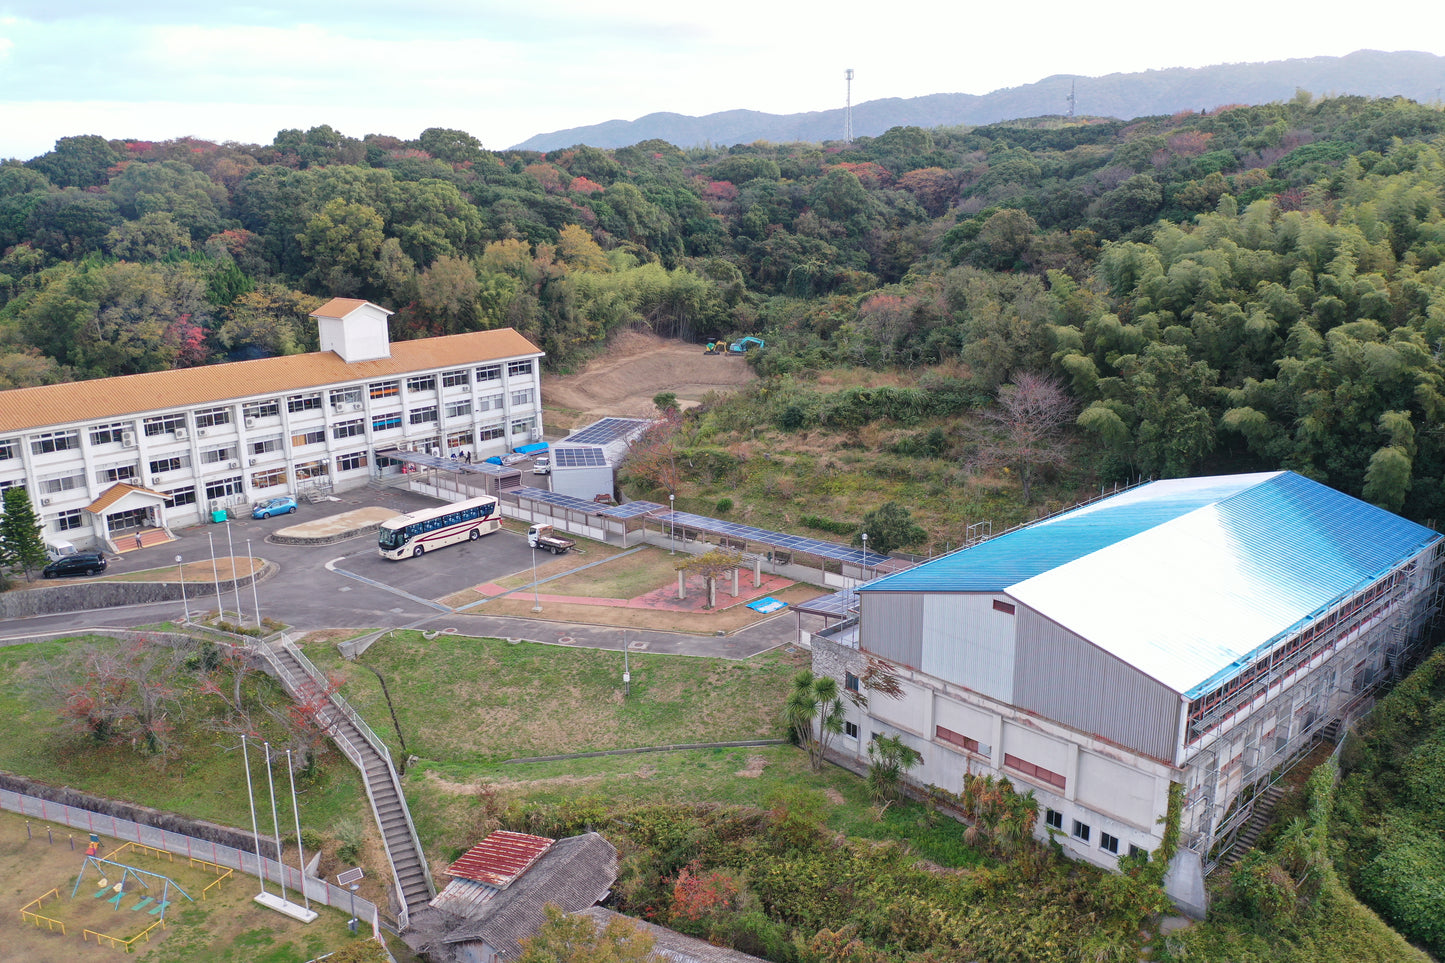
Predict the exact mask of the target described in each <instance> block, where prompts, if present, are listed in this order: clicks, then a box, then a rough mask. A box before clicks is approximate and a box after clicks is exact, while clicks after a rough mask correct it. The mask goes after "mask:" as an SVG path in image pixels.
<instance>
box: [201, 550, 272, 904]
mask: <svg viewBox="0 0 1445 963" xmlns="http://www.w3.org/2000/svg"><path fill="white" fill-rule="evenodd" d="M214 557H215V556H214V555H213V556H212V558H214ZM241 757H242V758H243V759H245V760H246V801H247V802H248V803H250V804H251V838H252V839H253V840H255V842H256V872H257V874H258V875H259V876H260V877H261V892H262V893H265V892H266V864H265V863H264V862H262V860H261V831H260V830H259V829H257V828H256V794H255V792H254V791H252V789H251V753H250V752H249V751H247V749H246V734H245V733H242V734H241Z"/></svg>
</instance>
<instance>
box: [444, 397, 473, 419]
mask: <svg viewBox="0 0 1445 963" xmlns="http://www.w3.org/2000/svg"><path fill="white" fill-rule="evenodd" d="M471 413H472V400H471V399H470V398H468V399H467V400H466V401H454V402H452V403H451V404H449V405H447V417H448V418H461V417H463V416H465V415H469V414H471Z"/></svg>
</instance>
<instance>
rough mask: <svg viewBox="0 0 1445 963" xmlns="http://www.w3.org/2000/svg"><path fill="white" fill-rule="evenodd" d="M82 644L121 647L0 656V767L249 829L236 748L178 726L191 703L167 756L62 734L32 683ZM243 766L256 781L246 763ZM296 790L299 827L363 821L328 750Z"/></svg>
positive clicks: (13, 651)
mask: <svg viewBox="0 0 1445 963" xmlns="http://www.w3.org/2000/svg"><path fill="white" fill-rule="evenodd" d="M87 642H93V643H95V644H98V645H120V644H121V643H119V642H117V641H116V640H114V639H107V638H100V637H97V638H82V639H69V640H56V641H50V642H39V643H32V644H28V645H17V646H9V647H6V648H3V649H0V769H3V770H5V771H7V772H12V773H16V774H19V775H23V776H29V777H31V778H33V779H38V780H41V781H43V782H47V783H50V784H52V785H56V786H70V787H72V788H74V789H78V790H80V791H82V792H88V793H94V794H95V795H99V796H107V797H110V798H112V799H124V800H127V801H129V802H133V803H139V804H140V805H143V806H150V807H152V808H155V809H163V810H167V811H170V812H175V813H181V814H184V815H187V816H193V817H196V818H199V819H207V820H211V821H213V822H218V823H222V824H224V825H227V826H249V825H250V818H251V817H250V809H249V806H248V805H247V802H246V789H245V771H244V769H243V768H242V765H241V753H240V741H239V739H238V738H237V737H236V736H233V735H231V734H229V733H219V732H214V731H211V730H210V729H207V728H205V727H204V726H203V725H201V724H199V722H197V723H194V724H188V722H187V720H198V719H200V718H202V717H203V716H204V715H205V713H204V711H203V707H202V706H201V705H199V704H198V703H197V701H196V700H192V701H190V702H188V703H186V708H185V710H183V711H184V712H185V715H184V716H182V717H180V718H177V719H176V720H175V721H176V723H177V728H178V737H179V738H178V751H177V754H176V756H175V757H174V758H168V759H162V758H159V757H155V756H145V755H141V754H140V753H138V752H136V751H135V750H134V749H132V748H131V747H130V746H129V745H124V746H121V745H98V744H96V743H95V742H94V741H92V740H90V739H89V738H88V737H83V736H80V735H75V734H72V733H70V732H67V731H65V729H64V726H63V721H62V720H61V719H60V717H59V715H58V714H57V713H56V711H55V709H54V708H52V707H51V706H50V705H48V704H47V703H46V701H45V699H44V698H43V695H42V692H41V689H42V686H41V677H42V674H43V671H44V666H45V663H46V662H47V661H49V660H55V659H58V658H59V657H60V656H61V655H62V654H63V653H64V652H65V650H66V648H67V647H68V646H72V645H78V644H84V643H87ZM251 678H252V683H253V684H254V685H255V687H256V691H257V692H258V693H261V694H264V697H265V698H266V700H267V701H268V702H270V703H272V704H276V705H283V706H284V705H289V702H288V701H287V700H286V697H285V695H284V694H283V693H282V692H281V690H280V688H279V686H277V684H276V683H275V682H273V681H272V680H271V679H269V678H268V677H266V676H264V675H261V674H259V673H257V674H254V675H253V676H252V677H251ZM197 698H199V697H197ZM252 763H253V766H255V771H256V772H257V773H260V772H261V768H260V767H259V766H256V765H255V763H256V760H255V759H254V758H253V759H252ZM281 771H283V772H284V768H283V769H282V770H281ZM297 791H298V794H299V798H300V801H301V821H302V825H303V826H306V827H308V828H312V829H315V830H316V831H318V832H322V833H325V832H326V831H327V830H328V829H329V827H330V826H332V825H333V824H334V823H335V822H337V821H338V820H341V819H346V818H351V819H361V820H364V821H366V822H370V821H371V812H370V809H369V808H368V806H367V802H366V793H365V790H364V789H363V788H362V784H361V777H360V775H359V774H358V773H357V772H356V770H355V769H354V768H353V767H352V766H351V765H350V764H349V763H348V762H347V761H346V759H345V757H343V756H342V755H341V753H340V752H339V751H336V750H334V749H329V750H328V751H327V752H326V754H325V755H324V756H323V763H322V765H321V766H320V767H319V771H318V774H317V775H316V777H315V778H314V779H310V780H304V781H302V782H299V783H298V785H297Z"/></svg>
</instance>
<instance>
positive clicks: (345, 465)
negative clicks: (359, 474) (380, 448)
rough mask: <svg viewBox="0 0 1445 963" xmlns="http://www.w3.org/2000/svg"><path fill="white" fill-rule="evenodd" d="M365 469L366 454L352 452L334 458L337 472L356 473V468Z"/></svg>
mask: <svg viewBox="0 0 1445 963" xmlns="http://www.w3.org/2000/svg"><path fill="white" fill-rule="evenodd" d="M365 467H366V452H364V451H353V452H349V453H347V454H345V455H337V456H336V470H337V471H356V470H357V469H358V468H365Z"/></svg>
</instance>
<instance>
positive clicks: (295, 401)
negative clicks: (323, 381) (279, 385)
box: [286, 391, 321, 415]
mask: <svg viewBox="0 0 1445 963" xmlns="http://www.w3.org/2000/svg"><path fill="white" fill-rule="evenodd" d="M286 410H287V411H289V412H290V413H291V414H293V415H294V414H296V413H298V412H302V411H320V410H321V392H319V391H317V392H315V393H313V394H309V395H292V396H290V397H289V398H287V399H286Z"/></svg>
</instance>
